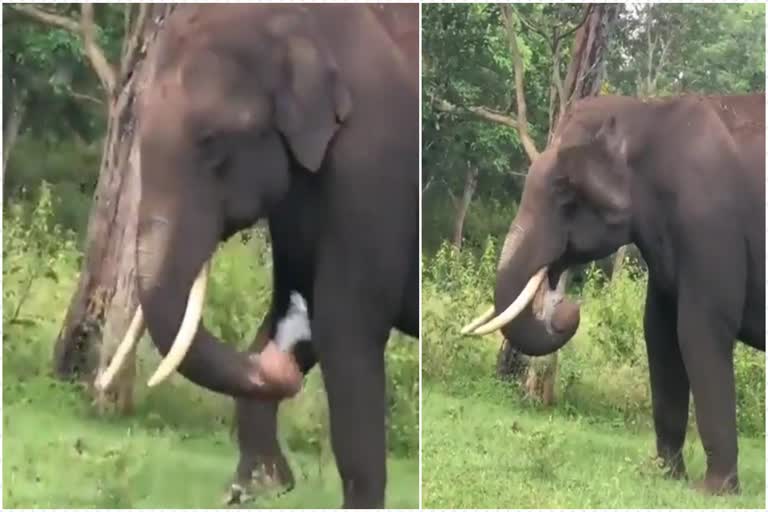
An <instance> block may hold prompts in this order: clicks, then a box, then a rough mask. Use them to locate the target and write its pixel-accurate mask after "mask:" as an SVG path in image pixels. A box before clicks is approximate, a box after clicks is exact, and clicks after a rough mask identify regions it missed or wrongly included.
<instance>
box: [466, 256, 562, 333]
mask: <svg viewBox="0 0 768 512" xmlns="http://www.w3.org/2000/svg"><path fill="white" fill-rule="evenodd" d="M546 275H547V267H542V268H541V270H539V271H538V272H536V273H535V274H534V275H533V277H531V278H530V279H529V280H528V284H526V285H525V288H523V291H522V292H520V295H518V296H517V298H516V299H515V300H514V301H513V302H512V304H510V305H509V306H508V307H507V309H505V310H504V311H502V312H501V313H500V314H499V316H497V317H496V318H494V319H493V320H491V321H489V322H488V323H487V324H485V325H481V326H480V327H478V328H476V329H475V330H474V331H472V332H471V334H476V335H484V334H490V333H492V332H494V331H498V330H499V329H501V328H502V327H504V326H505V325H507V324H508V323H509V322H511V321H512V320H514V319H515V317H516V316H517V315H519V314H520V312H521V311H522V310H523V309H525V307H526V306H527V305H528V304H530V302H531V300H533V296H534V295H535V294H536V290H538V289H539V286H541V282H542V281H543V280H544V278H545V277H546Z"/></svg>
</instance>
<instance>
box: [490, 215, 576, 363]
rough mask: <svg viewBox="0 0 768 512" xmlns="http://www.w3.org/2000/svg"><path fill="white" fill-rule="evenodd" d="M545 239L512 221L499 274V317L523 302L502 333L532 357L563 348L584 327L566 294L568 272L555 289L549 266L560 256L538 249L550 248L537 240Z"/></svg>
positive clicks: (504, 325) (505, 319) (530, 229)
mask: <svg viewBox="0 0 768 512" xmlns="http://www.w3.org/2000/svg"><path fill="white" fill-rule="evenodd" d="M543 236H546V235H545V233H539V232H536V231H534V230H533V229H532V228H531V226H530V223H527V222H524V221H521V222H519V223H518V222H516V223H513V224H512V227H511V228H510V230H509V233H508V234H507V237H506V239H505V241H504V247H503V249H502V252H501V256H500V258H499V266H498V269H497V274H496V290H495V306H496V312H497V314H498V315H499V316H503V315H504V312H505V311H509V309H510V305H512V304H514V303H515V302H516V301H518V302H519V306H518V309H519V313H517V314H515V315H512V314H510V315H508V316H507V318H504V319H503V320H504V323H503V325H500V328H501V332H502V333H503V334H504V336H505V338H507V340H509V342H510V343H511V344H512V346H514V347H515V348H517V349H518V350H519V351H521V352H522V353H524V354H526V355H529V356H541V355H545V354H550V353H552V352H555V351H556V350H558V349H560V348H561V347H562V346H563V345H565V343H566V342H568V340H569V339H571V337H573V335H574V334H575V333H576V329H577V328H578V324H579V306H578V305H577V304H575V303H573V302H572V301H570V300H569V299H568V297H567V296H566V295H565V285H566V281H567V273H563V274H562V275H560V276H557V277H558V282H557V286H556V287H555V288H554V289H552V288H551V287H550V284H551V283H550V280H549V270H550V269H549V268H548V265H549V264H550V263H551V262H552V261H554V260H555V259H556V255H554V254H553V255H550V254H541V253H537V251H535V250H534V248H543V247H546V246H547V244H545V243H543V242H542V241H539V240H537V238H540V237H543ZM512 313H514V312H512Z"/></svg>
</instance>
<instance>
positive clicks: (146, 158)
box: [136, 11, 352, 396]
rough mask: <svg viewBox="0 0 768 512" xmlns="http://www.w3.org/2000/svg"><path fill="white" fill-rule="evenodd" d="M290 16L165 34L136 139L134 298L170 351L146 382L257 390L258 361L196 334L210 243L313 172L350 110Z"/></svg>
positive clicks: (332, 72) (200, 331) (323, 60)
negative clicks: (176, 380)
mask: <svg viewBox="0 0 768 512" xmlns="http://www.w3.org/2000/svg"><path fill="white" fill-rule="evenodd" d="M299 15H300V11H297V14H295V16H296V17H293V16H294V15H291V16H287V15H286V17H284V18H281V19H271V20H268V22H266V23H264V27H262V28H263V30H261V31H260V30H259V29H258V28H255V27H254V26H252V25H249V26H247V27H243V26H240V27H237V26H230V27H229V29H227V28H226V27H223V26H219V27H214V28H213V29H211V27H210V26H208V27H202V28H200V27H199V33H197V34H195V36H194V37H189V36H190V34H180V33H179V31H181V30H182V29H183V30H186V31H190V30H192V27H191V25H192V24H193V23H194V22H195V20H194V19H193V18H191V17H190V19H188V20H184V19H182V20H181V21H179V22H178V24H177V25H176V26H171V27H169V28H168V29H167V30H166V37H165V40H164V41H163V46H161V50H160V52H161V53H160V54H159V56H158V60H157V68H156V71H155V75H154V78H153V80H152V82H151V84H150V85H149V87H148V88H147V90H146V93H145V96H144V98H143V104H142V108H141V116H140V120H141V126H140V133H139V136H140V167H141V171H140V173H141V204H140V207H139V219H138V238H137V254H136V257H137V279H138V293H139V299H140V303H141V309H142V310H143V313H144V318H145V320H146V325H147V328H148V330H149V332H150V334H151V337H152V340H153V341H154V343H155V345H156V346H157V348H158V349H159V351H160V352H161V353H162V354H164V355H165V354H169V351H170V354H169V355H168V356H166V360H165V361H164V363H163V366H161V368H164V370H163V371H162V372H161V373H162V375H159V376H156V378H155V379H154V382H152V381H151V384H152V383H156V382H157V381H158V380H161V379H162V378H163V377H164V376H166V375H167V374H169V373H171V372H172V371H174V370H175V369H177V368H178V370H179V371H180V372H181V373H182V374H183V375H184V376H185V377H186V378H188V379H189V380H191V381H193V382H195V383H196V384H198V385H201V386H204V387H206V388H208V389H211V390H213V391H217V392H221V393H225V394H229V395H233V396H253V395H254V394H255V393H256V387H257V386H258V384H259V377H258V375H257V373H258V372H257V369H256V366H257V364H258V363H257V361H256V359H255V358H254V357H252V356H250V355H248V354H245V353H240V352H237V351H236V350H235V349H234V348H233V347H232V346H231V345H227V344H224V343H222V342H221V341H219V340H218V339H216V338H215V337H214V336H213V335H212V334H211V333H210V332H209V331H208V330H206V328H205V326H204V325H203V323H202V322H201V315H202V309H203V306H202V301H203V296H204V293H205V278H206V275H207V268H208V260H209V259H210V258H211V256H212V255H213V253H214V251H215V250H216V247H217V244H218V243H219V242H220V241H222V240H225V239H227V238H228V237H230V236H231V235H233V234H234V233H236V232H237V231H238V230H241V229H244V228H247V227H249V226H251V225H253V224H254V223H255V222H256V221H257V220H258V219H260V218H263V217H265V216H267V215H269V212H270V208H271V207H272V206H273V205H275V204H276V203H277V202H278V201H280V200H281V198H283V197H284V196H285V194H286V193H287V191H288V190H289V188H290V186H291V180H292V179H293V178H294V177H295V174H296V173H308V174H315V173H317V174H319V173H322V172H323V171H324V169H323V166H324V161H325V160H326V151H327V148H328V146H329V144H330V141H331V140H332V138H333V137H334V136H335V134H336V133H337V132H338V130H340V129H341V127H342V126H343V123H344V121H345V119H347V117H348V116H349V115H350V112H351V109H352V99H351V94H350V91H349V90H348V88H347V87H346V86H345V84H344V82H343V80H342V78H341V77H340V76H339V72H338V68H337V65H336V63H335V62H334V59H333V57H332V55H331V54H330V52H329V51H328V50H327V49H326V48H325V47H323V46H322V44H321V43H320V42H319V41H320V39H319V38H316V37H313V34H312V32H311V30H310V29H308V28H307V27H306V26H305V25H304V24H303V23H302V22H301V19H300V18H299V17H298V16H299ZM214 21H215V19H214ZM185 23H187V24H189V26H186V27H185ZM211 23H213V22H211ZM241 25H243V24H241ZM179 27H181V28H179ZM206 30H207V31H208V32H210V31H211V30H217V32H216V33H215V37H214V36H212V35H211V34H210V33H206ZM182 36H184V37H182ZM193 283H194V284H193ZM188 297H189V300H188ZM174 340H175V341H174ZM172 345H173V346H174V347H173V349H172Z"/></svg>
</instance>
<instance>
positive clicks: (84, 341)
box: [53, 4, 171, 412]
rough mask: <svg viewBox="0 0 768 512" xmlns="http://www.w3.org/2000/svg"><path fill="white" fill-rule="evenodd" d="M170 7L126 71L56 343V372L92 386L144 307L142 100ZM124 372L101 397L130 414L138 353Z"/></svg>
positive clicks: (154, 17) (154, 18)
mask: <svg viewBox="0 0 768 512" xmlns="http://www.w3.org/2000/svg"><path fill="white" fill-rule="evenodd" d="M170 9H171V8H170V7H169V6H168V5H163V4H155V5H153V6H152V8H151V9H150V12H149V16H147V20H146V22H145V25H144V28H143V29H142V34H141V42H140V45H139V50H138V53H137V54H136V57H135V60H134V61H133V63H132V70H133V71H132V72H130V73H127V74H126V75H125V76H126V78H125V80H124V83H123V84H121V85H120V84H119V85H118V87H119V89H118V92H117V93H116V94H115V95H114V98H113V99H112V100H111V102H110V105H109V118H108V123H107V133H106V136H105V140H104V152H103V155H102V161H101V168H100V171H99V182H98V184H97V186H96V193H95V195H94V198H93V206H92V208H91V214H90V218H89V221H88V236H87V242H86V254H85V258H84V264H83V268H82V271H81V274H80V279H79V282H78V285H77V289H76V291H75V294H74V296H73V297H72V301H71V302H70V305H69V309H68V310H67V315H66V318H65V320H64V325H63V326H62V328H61V331H60V333H59V336H58V338H57V340H56V343H55V348H54V356H53V366H54V372H55V374H56V375H57V376H58V377H60V378H62V379H78V380H80V381H83V382H85V383H87V384H88V385H89V387H90V385H91V384H92V383H93V381H94V379H95V377H96V376H97V375H99V373H100V372H102V371H103V370H104V369H105V368H106V366H107V364H108V363H109V360H110V358H111V357H112V355H113V354H114V351H115V350H116V348H117V345H118V344H119V342H120V340H121V338H122V336H123V334H124V333H125V331H126V330H127V328H128V325H129V323H130V320H131V316H132V315H133V313H134V311H135V310H136V307H137V305H138V299H137V296H136V290H135V278H134V276H135V254H136V253H135V248H136V220H137V218H138V206H139V197H140V182H139V174H138V171H139V169H138V166H139V154H138V145H137V140H136V133H137V121H138V120H137V119H136V117H135V113H134V106H135V105H136V102H137V98H138V96H139V94H140V93H141V91H142V89H143V87H144V86H145V84H146V82H147V79H148V77H149V74H150V71H151V69H150V68H151V67H152V57H151V55H152V54H151V53H150V54H149V57H147V55H148V53H147V50H148V48H150V47H151V44H152V42H153V41H154V39H155V37H156V36H157V33H158V32H159V31H160V29H161V27H162V25H163V21H164V19H165V17H166V16H167V14H168V13H169V12H170ZM121 373H122V374H121V375H119V376H118V377H117V379H116V384H115V385H114V386H113V388H112V390H110V391H109V392H108V393H107V395H99V396H96V400H97V403H98V404H100V405H101V406H106V405H108V404H114V405H116V407H117V409H118V410H119V411H121V412H128V411H130V410H131V408H132V405H133V377H134V374H135V359H134V358H133V357H131V359H130V360H129V361H128V363H127V364H126V366H125V370H124V371H123V372H121Z"/></svg>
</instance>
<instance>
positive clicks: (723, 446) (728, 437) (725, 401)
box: [677, 271, 745, 494]
mask: <svg viewBox="0 0 768 512" xmlns="http://www.w3.org/2000/svg"><path fill="white" fill-rule="evenodd" d="M729 275H730V274H729ZM697 277H698V279H696V280H694V279H691V280H685V279H684V280H683V283H684V284H683V287H682V289H681V290H680V294H679V301H678V311H677V314H678V326H677V327H678V337H679V340H680V348H681V352H682V355H683V361H684V362H685V368H686V370H687V372H688V379H689V380H690V383H691V391H692V392H693V399H694V404H695V409H696V424H697V427H698V429H699V435H700V436H701V442H702V444H703V446H704V452H705V453H706V457H707V472H706V476H705V478H704V480H703V481H702V482H699V483H698V484H697V487H698V488H699V489H701V490H704V491H705V492H709V493H715V494H721V493H724V492H738V491H739V479H738V471H737V452H738V448H737V438H736V436H737V432H736V385H735V378H734V370H733V348H734V343H735V338H736V333H737V330H738V320H737V318H739V316H738V314H737V312H738V311H739V308H740V307H741V304H740V303H739V301H738V299H737V298H736V297H735V296H734V297H729V296H728V295H729V294H728V293H727V292H730V291H731V290H717V288H716V287H709V288H708V289H700V287H699V286H697V285H696V284H695V283H697V282H698V283H701V282H707V281H706V280H705V279H703V278H701V277H700V276H697ZM732 277H733V278H734V281H735V282H742V283H743V282H744V281H745V279H744V277H743V276H740V275H739V273H738V272H737V271H734V273H733V276H732ZM710 283H712V280H710ZM686 285H687V286H686ZM737 294H738V290H736V293H734V294H733V295H737Z"/></svg>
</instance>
